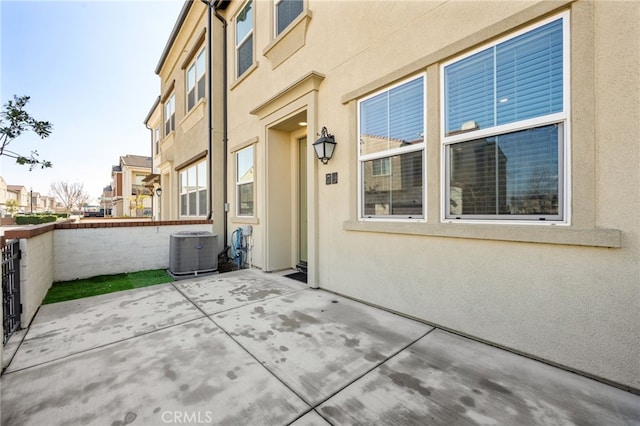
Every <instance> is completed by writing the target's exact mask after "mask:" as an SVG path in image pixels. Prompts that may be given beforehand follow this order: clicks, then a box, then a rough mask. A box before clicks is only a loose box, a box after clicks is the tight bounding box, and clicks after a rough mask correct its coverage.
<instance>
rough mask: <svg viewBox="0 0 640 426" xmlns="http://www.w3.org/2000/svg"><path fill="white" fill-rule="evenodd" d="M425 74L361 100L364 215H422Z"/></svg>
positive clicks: (361, 187) (388, 216)
mask: <svg viewBox="0 0 640 426" xmlns="http://www.w3.org/2000/svg"><path fill="white" fill-rule="evenodd" d="M424 105H425V78H424V76H420V77H418V78H413V79H411V80H409V81H405V82H402V83H400V84H398V85H396V86H393V87H391V88H389V89H386V90H384V91H382V92H378V93H376V94H374V95H372V96H369V97H367V98H365V99H362V100H360V101H359V102H358V129H359V132H358V133H359V134H358V140H359V142H360V147H359V150H358V160H359V170H358V176H359V177H358V181H359V187H360V203H359V206H360V209H359V210H360V217H361V218H396V219H402V218H405V219H420V218H424V217H425V216H424V183H423V181H424V155H425V153H424V151H425V141H424V135H425V106H424Z"/></svg>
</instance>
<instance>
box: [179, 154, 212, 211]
mask: <svg viewBox="0 0 640 426" xmlns="http://www.w3.org/2000/svg"><path fill="white" fill-rule="evenodd" d="M202 166H204V176H202V178H203V179H204V182H200V177H199V174H198V169H199V168H200V167H202ZM190 172H191V173H193V175H194V176H195V178H196V182H195V184H193V183H192V182H189V174H190ZM207 173H208V172H207V160H206V159H204V160H201V161H198V162H196V163H193V164H191V165H189V166H187V167H185V168H183V169H180V170H179V171H178V215H179V216H180V217H206V216H207V207H208V205H206V206H204V207H205V209H204V212H202V213H201V212H200V211H201V209H202V207H203V206H201V205H200V192H201V191H205V204H207V200H206V199H207V196H208V194H207V192H208V191H207V184H208V179H207ZM185 177H186V178H187V183H186V185H184V184H183V179H184V178H185ZM185 187H186V191H183V188H185ZM194 192H195V194H196V197H195V198H196V205H195V208H194V209H195V210H194V211H195V213H196V214H195V215H193V214H189V212H190V210H191V208H190V207H191V206H190V205H189V194H191V193H194ZM185 195H186V200H187V204H186V205H185V208H186V214H183V213H182V207H183V205H184V203H183V202H182V197H183V196H185Z"/></svg>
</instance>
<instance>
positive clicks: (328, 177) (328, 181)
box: [324, 173, 331, 185]
mask: <svg viewBox="0 0 640 426" xmlns="http://www.w3.org/2000/svg"><path fill="white" fill-rule="evenodd" d="M324 183H325V185H331V173H327V174H326V175H324Z"/></svg>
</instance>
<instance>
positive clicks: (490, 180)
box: [442, 15, 569, 221]
mask: <svg viewBox="0 0 640 426" xmlns="http://www.w3.org/2000/svg"><path fill="white" fill-rule="evenodd" d="M567 27H568V17H567V15H562V16H560V17H556V18H553V19H550V20H547V21H545V22H543V23H541V24H538V25H536V26H535V27H531V28H528V29H525V30H524V31H522V32H520V33H518V34H514V35H512V36H510V37H508V38H505V39H502V40H499V41H498V42H496V43H494V44H492V45H490V46H487V47H484V48H482V49H481V50H479V51H476V52H472V53H471V54H470V55H466V56H464V57H462V58H459V59H454V60H453V61H451V62H449V63H446V64H443V66H442V74H443V82H444V87H443V92H442V93H443V101H442V103H443V108H444V111H443V112H444V114H443V126H442V128H443V132H444V134H443V143H444V155H445V167H444V168H445V170H444V173H445V177H444V181H445V197H446V200H445V202H444V209H445V212H444V216H445V219H479V220H485V219H490V220H495V219H519V220H536V221H540V220H553V221H562V220H565V210H566V207H565V205H566V199H565V196H566V191H567V188H566V187H567V182H566V178H565V177H564V176H565V171H566V169H567V164H566V163H567V159H566V150H567V143H568V141H567V139H568V138H567V134H568V112H567V111H568V106H569V105H568V104H569V102H568V99H567V93H568V78H567V76H568V60H567V58H568V52H567V46H568V44H567V37H568V36H567V34H568V28H567Z"/></svg>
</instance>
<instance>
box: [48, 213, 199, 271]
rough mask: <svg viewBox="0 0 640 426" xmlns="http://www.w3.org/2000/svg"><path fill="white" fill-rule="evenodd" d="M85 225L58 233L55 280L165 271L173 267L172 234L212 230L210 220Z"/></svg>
mask: <svg viewBox="0 0 640 426" xmlns="http://www.w3.org/2000/svg"><path fill="white" fill-rule="evenodd" d="M83 225H85V224H82V223H81V224H65V225H63V228H62V229H59V230H56V232H55V233H54V236H53V251H54V263H55V265H54V276H53V280H54V281H68V280H75V279H78V278H87V277H93V276H96V275H108V274H119V273H123V272H135V271H144V270H150V269H165V268H168V267H169V239H170V236H171V235H172V234H175V233H178V232H184V231H209V232H211V230H212V225H211V223H210V222H209V223H207V222H206V221H186V222H138V223H127V224H126V225H129V226H117V227H116V226H109V227H99V226H96V225H101V224H86V225H88V226H83ZM107 225H109V224H107ZM111 225H115V224H111Z"/></svg>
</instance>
